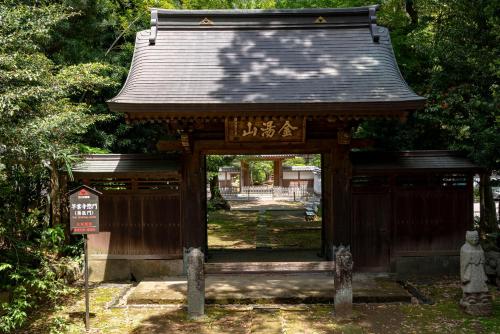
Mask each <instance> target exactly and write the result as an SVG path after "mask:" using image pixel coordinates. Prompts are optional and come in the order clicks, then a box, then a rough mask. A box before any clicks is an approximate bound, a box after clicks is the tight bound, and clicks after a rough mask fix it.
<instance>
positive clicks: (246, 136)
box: [226, 117, 306, 143]
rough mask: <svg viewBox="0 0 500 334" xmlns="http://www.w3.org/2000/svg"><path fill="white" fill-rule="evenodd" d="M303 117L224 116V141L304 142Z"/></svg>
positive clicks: (304, 128) (304, 126)
mask: <svg viewBox="0 0 500 334" xmlns="http://www.w3.org/2000/svg"><path fill="white" fill-rule="evenodd" d="M305 137H306V122H305V118H302V117H301V118H294V117H289V118H286V117H285V118H279V119H267V118H263V117H252V118H251V117H241V118H240V117H228V118H226V141H227V142H232V143H241V142H304V140H305Z"/></svg>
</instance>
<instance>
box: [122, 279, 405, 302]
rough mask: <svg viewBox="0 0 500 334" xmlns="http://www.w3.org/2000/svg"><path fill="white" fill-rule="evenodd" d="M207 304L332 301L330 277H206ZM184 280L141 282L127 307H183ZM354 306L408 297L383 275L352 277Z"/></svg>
mask: <svg viewBox="0 0 500 334" xmlns="http://www.w3.org/2000/svg"><path fill="white" fill-rule="evenodd" d="M205 286H206V301H207V303H217V304H249V303H251V304H272V303H282V302H284V303H287V302H289V303H301V302H322V303H329V302H331V301H332V300H333V276H331V275H329V274H311V273H307V274H241V275H208V276H207V277H206V281H205ZM186 290H187V284H186V279H185V278H184V277H178V278H172V277H171V278H165V279H164V280H151V281H148V280H144V281H142V282H140V283H139V284H138V285H137V286H136V287H135V288H133V290H132V291H131V293H130V295H129V296H128V298H127V304H175V303H177V304H179V303H185V300H186V297H185V296H186ZM353 292H354V301H355V302H387V301H393V302H394V301H400V302H410V301H411V295H410V294H409V293H408V292H407V291H406V290H405V289H404V288H402V287H401V286H400V285H399V284H398V283H396V282H395V281H394V280H393V279H392V278H391V277H390V276H388V275H386V274H362V273H356V274H355V275H354V278H353Z"/></svg>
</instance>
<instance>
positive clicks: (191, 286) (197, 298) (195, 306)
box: [187, 248, 205, 319]
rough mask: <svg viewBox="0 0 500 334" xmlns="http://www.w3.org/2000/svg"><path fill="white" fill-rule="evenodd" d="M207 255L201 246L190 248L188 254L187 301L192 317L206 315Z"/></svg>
mask: <svg viewBox="0 0 500 334" xmlns="http://www.w3.org/2000/svg"><path fill="white" fill-rule="evenodd" d="M204 262H205V256H204V254H203V252H202V251H201V250H200V249H199V248H190V249H189V251H188V255H187V263H188V265H187V279H188V290H187V301H188V315H189V318H190V319H198V318H200V317H203V316H204V315H205V273H204V268H203V267H204Z"/></svg>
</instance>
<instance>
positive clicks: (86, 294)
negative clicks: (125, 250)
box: [83, 234, 90, 331]
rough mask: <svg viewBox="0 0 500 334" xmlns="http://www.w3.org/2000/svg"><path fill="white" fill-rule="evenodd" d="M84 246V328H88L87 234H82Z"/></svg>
mask: <svg viewBox="0 0 500 334" xmlns="http://www.w3.org/2000/svg"><path fill="white" fill-rule="evenodd" d="M83 248H84V253H85V254H84V257H85V260H84V275H85V330H86V331H88V330H89V326H90V325H89V323H90V320H89V317H90V301H89V249H88V247H87V235H86V234H84V235H83Z"/></svg>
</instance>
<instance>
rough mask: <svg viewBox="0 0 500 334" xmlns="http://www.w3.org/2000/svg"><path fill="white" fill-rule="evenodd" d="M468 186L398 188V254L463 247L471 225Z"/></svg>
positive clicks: (395, 242)
mask: <svg viewBox="0 0 500 334" xmlns="http://www.w3.org/2000/svg"><path fill="white" fill-rule="evenodd" d="M470 197H472V194H470V193H469V192H468V191H467V189H461V188H453V189H436V188H420V189H398V188H396V189H395V191H394V245H393V250H394V253H395V255H396V256H397V255H404V254H405V253H407V252H412V253H414V254H418V252H426V251H445V250H446V251H448V250H457V251H458V250H459V249H460V246H461V245H462V244H463V242H464V237H465V231H466V230H467V228H469V227H470V225H471V219H470V217H471V216H472V208H471V207H470V205H469V203H470Z"/></svg>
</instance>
